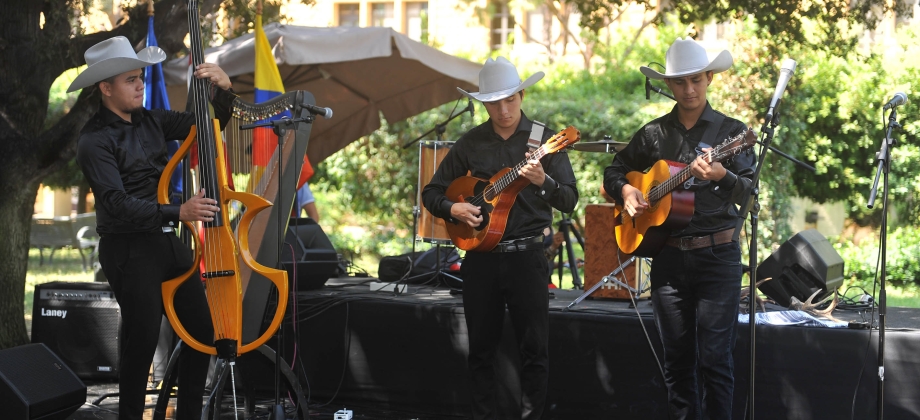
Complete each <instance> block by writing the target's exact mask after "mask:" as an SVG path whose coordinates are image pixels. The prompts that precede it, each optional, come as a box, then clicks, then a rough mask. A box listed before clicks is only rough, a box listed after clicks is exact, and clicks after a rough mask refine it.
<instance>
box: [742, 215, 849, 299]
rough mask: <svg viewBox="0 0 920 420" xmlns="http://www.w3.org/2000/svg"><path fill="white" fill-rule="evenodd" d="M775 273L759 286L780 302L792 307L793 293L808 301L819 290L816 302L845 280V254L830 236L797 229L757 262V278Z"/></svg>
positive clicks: (811, 230)
mask: <svg viewBox="0 0 920 420" xmlns="http://www.w3.org/2000/svg"><path fill="white" fill-rule="evenodd" d="M767 277H772V280H769V281H766V282H764V283H763V284H761V285H760V287H758V289H760V291H761V292H763V293H764V294H765V295H767V296H769V297H770V298H771V299H773V300H775V301H776V303H778V304H780V305H782V306H785V307H789V303H790V300H791V298H792V297H793V296H795V297H796V299H798V300H799V301H802V302H804V301H805V300H806V299H808V297H809V296H811V295H812V294H813V293H815V292H817V291H821V293H818V296H816V297H815V300H814V301H815V302H816V301H818V300H819V299H821V298H824V297H826V296H828V295H830V294H831V293H833V292H834V291H835V290H837V288H838V287H840V285H841V284H842V283H843V258H840V254H838V253H837V250H835V249H834V247H833V246H831V244H830V242H828V240H827V238H825V237H824V235H822V234H821V233H819V232H818V231H816V230H814V229H808V230H804V231H801V232H799V233H797V234H796V235H795V236H793V237H791V238H789V240H788V241H786V242H784V243H783V244H782V245H780V247H779V249H777V250H776V251H775V252H774V253H773V255H770V257H769V258H767V259H766V260H764V261H763V262H762V263H760V265H759V266H757V279H758V280H761V279H765V278H767Z"/></svg>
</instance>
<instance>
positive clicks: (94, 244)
mask: <svg viewBox="0 0 920 420" xmlns="http://www.w3.org/2000/svg"><path fill="white" fill-rule="evenodd" d="M73 230H74V231H75V232H76V237H77V242H78V243H79V245H78V249H80V250H81V251H80V254H81V255H82V254H83V252H82V250H84V249H89V250H90V251H89V265H90V266H93V263H94V261H93V260H95V259H96V256H97V255H99V234H98V233H96V212H92V213H83V214H78V215H76V217H74V218H73ZM83 271H86V261H84V262H83Z"/></svg>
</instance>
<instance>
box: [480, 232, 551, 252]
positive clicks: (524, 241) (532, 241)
mask: <svg viewBox="0 0 920 420" xmlns="http://www.w3.org/2000/svg"><path fill="white" fill-rule="evenodd" d="M536 249H539V250H542V249H543V235H536V236H531V237H529V238H521V239H512V240H508V241H502V242H499V243H498V245H495V248H492V252H520V251H533V250H536Z"/></svg>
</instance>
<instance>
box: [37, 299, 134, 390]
mask: <svg viewBox="0 0 920 420" xmlns="http://www.w3.org/2000/svg"><path fill="white" fill-rule="evenodd" d="M35 296H36V298H35V301H34V305H33V309H32V342H33V343H45V344H46V345H47V346H48V347H49V348H50V349H51V350H52V351H54V352H55V353H56V354H57V355H59V356H60V357H61V359H62V360H64V362H65V363H67V365H68V366H69V367H70V368H71V369H73V371H74V372H75V373H76V374H77V376H79V377H80V378H83V379H115V378H117V377H118V348H119V346H118V341H119V339H118V337H119V331H120V328H121V314H120V310H119V307H118V303H117V302H116V301H115V298H114V295H113V294H112V292H111V289H110V288H109V285H108V284H107V283H63V282H55V283H45V284H40V285H38V286H36V288H35Z"/></svg>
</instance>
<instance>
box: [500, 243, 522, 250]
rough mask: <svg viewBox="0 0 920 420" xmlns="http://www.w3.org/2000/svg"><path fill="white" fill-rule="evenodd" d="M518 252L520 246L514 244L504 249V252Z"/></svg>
mask: <svg viewBox="0 0 920 420" xmlns="http://www.w3.org/2000/svg"><path fill="white" fill-rule="evenodd" d="M517 251H518V245H517V244H516V243H514V242H512V243H510V244H507V245H505V247H504V249H502V252H517Z"/></svg>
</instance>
